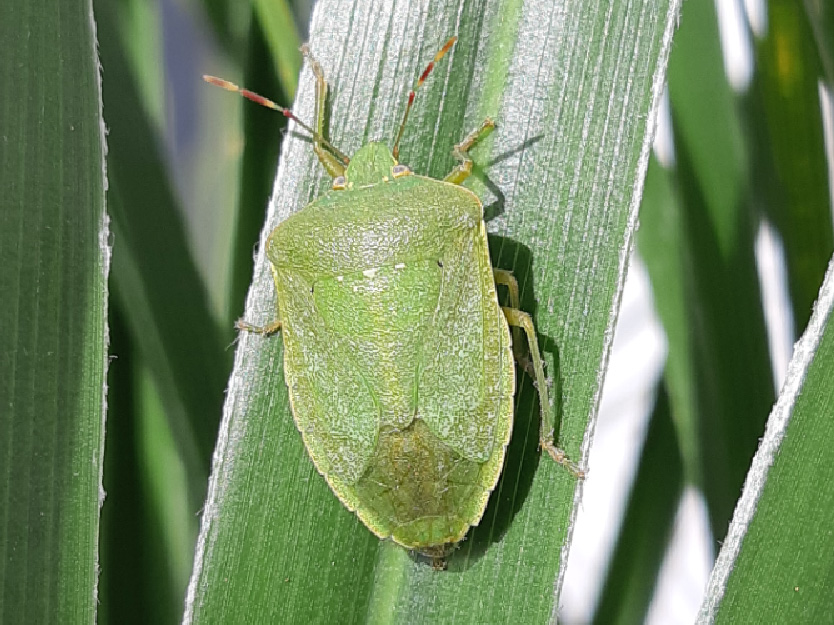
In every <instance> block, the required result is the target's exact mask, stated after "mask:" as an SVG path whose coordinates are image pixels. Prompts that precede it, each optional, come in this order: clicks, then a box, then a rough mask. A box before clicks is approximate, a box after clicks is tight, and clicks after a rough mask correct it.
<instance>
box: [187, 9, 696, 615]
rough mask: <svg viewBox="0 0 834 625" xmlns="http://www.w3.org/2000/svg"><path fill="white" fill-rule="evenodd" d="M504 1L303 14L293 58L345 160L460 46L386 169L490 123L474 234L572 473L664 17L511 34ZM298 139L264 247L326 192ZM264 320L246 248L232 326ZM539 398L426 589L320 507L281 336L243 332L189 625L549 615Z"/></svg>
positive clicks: (619, 262) (639, 162) (524, 408)
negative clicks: (499, 279) (240, 308)
mask: <svg viewBox="0 0 834 625" xmlns="http://www.w3.org/2000/svg"><path fill="white" fill-rule="evenodd" d="M514 6H516V5H515V4H514V3H506V2H490V1H484V2H468V3H465V4H464V5H463V7H462V8H461V7H459V6H458V5H449V6H447V4H446V3H443V2H437V3H434V4H433V5H432V6H431V8H430V9H426V14H425V15H423V14H421V15H419V16H417V17H415V16H414V15H413V14H412V12H410V11H409V10H406V8H404V7H402V6H399V5H396V6H394V5H393V4H392V5H390V6H389V5H386V7H387V8H386V9H385V10H383V11H380V10H379V9H373V10H370V9H369V8H368V6H367V5H366V4H364V3H355V4H354V3H350V2H331V3H320V4H319V5H318V9H317V10H318V13H317V14H316V15H317V19H314V22H313V28H312V31H311V33H312V34H311V41H310V43H311V49H312V51H313V53H314V54H315V55H316V58H317V59H318V60H319V62H321V63H322V65H323V66H324V71H325V74H326V76H327V77H328V80H329V81H330V82H331V92H330V93H331V111H332V113H331V116H330V118H329V122H330V128H329V137H330V138H331V139H333V141H334V143H335V144H336V145H337V147H338V148H339V149H340V150H342V151H344V152H346V153H348V154H352V153H353V152H354V151H355V150H356V149H357V148H358V147H359V146H361V145H362V144H364V143H365V142H367V141H368V140H371V139H375V140H384V141H388V142H389V144H390V142H391V141H392V139H393V135H394V134H395V132H396V127H397V123H398V121H399V118H400V116H401V114H402V110H403V107H404V105H405V101H406V97H407V93H408V89H409V88H410V87H411V84H412V81H413V77H416V76H417V75H419V72H420V71H421V70H422V69H423V67H425V64H426V63H427V62H428V60H430V59H431V56H432V55H433V54H434V52H435V51H436V50H437V49H438V48H439V47H440V45H442V43H443V42H445V41H446V39H448V37H449V36H450V35H451V34H455V33H457V34H458V35H459V37H460V38H459V42H458V44H457V46H456V48H455V50H454V51H453V52H452V54H451V55H450V56H449V57H448V58H447V59H444V61H443V62H442V63H440V64H438V66H437V67H436V68H435V71H434V73H433V74H432V75H431V77H430V79H429V80H428V81H427V82H426V84H425V85H424V87H423V88H422V89H421V91H420V93H419V95H418V98H417V102H416V104H415V109H414V111H413V112H412V115H411V117H410V119H409V125H408V128H407V132H406V136H405V138H404V140H403V145H402V151H401V154H402V160H403V162H405V163H407V164H408V165H409V166H410V167H411V169H412V170H414V171H415V172H418V173H422V174H426V175H430V176H432V177H442V176H443V175H444V174H445V173H447V172H448V171H449V170H450V169H451V167H452V165H453V158H452V156H451V148H452V145H453V144H454V142H456V141H458V140H460V139H461V138H462V137H463V136H464V135H465V134H466V133H467V132H468V131H470V130H471V129H473V128H475V127H477V126H478V124H480V123H481V121H482V120H483V118H484V117H486V116H491V117H494V118H495V119H496V122H497V124H498V130H497V131H496V132H495V133H493V135H492V136H491V138H489V139H488V140H487V141H485V142H484V143H483V144H482V145H480V146H479V147H478V148H477V149H476V150H475V151H474V158H475V161H476V163H477V164H479V165H480V169H481V171H480V172H476V176H475V177H474V178H473V179H471V180H470V181H469V182H468V183H467V184H468V185H469V186H470V187H471V188H473V189H476V192H478V193H479V195H481V196H482V197H483V198H484V202H485V204H486V205H487V213H488V216H490V217H496V215H498V217H497V218H494V219H492V220H491V221H489V223H488V229H489V231H490V232H491V233H492V235H493V236H491V237H490V243H491V250H492V254H493V261H494V262H495V264H496V266H498V267H501V268H505V269H512V270H514V272H515V273H516V276H517V277H518V278H519V280H520V282H521V285H522V308H524V309H525V310H528V311H530V312H531V313H533V314H534V318H535V320H536V322H537V325H538V329H539V334H540V337H541V338H540V341H541V342H543V343H544V345H543V348H544V351H545V352H546V358H547V360H548V371H549V372H550V375H552V376H553V377H554V378H558V377H559V376H557V373H558V372H560V371H561V377H562V379H561V380H558V379H557V380H554V382H555V387H554V394H556V395H557V397H559V398H560V399H559V400H558V401H557V404H556V405H555V406H553V410H557V411H559V414H560V415H561V416H562V429H561V432H560V435H559V443H560V444H561V445H563V446H564V447H566V448H567V450H568V452H569V454H570V455H571V456H572V457H573V458H576V459H579V458H580V456H581V448H582V443H583V440H584V437H585V434H584V433H585V430H586V426H587V424H588V421H589V420H590V419H592V418H593V416H594V415H595V412H596V408H597V403H598V401H599V393H600V387H601V384H602V380H603V375H602V373H601V371H602V370H603V369H604V364H605V361H606V358H607V351H608V349H609V348H610V338H611V337H610V335H611V332H612V330H613V323H614V321H615V319H616V311H617V308H618V305H619V295H620V290H621V288H622V281H623V279H624V272H625V265H626V259H627V257H628V251H629V249H630V246H631V238H632V235H633V230H634V226H635V223H636V210H637V206H638V204H639V198H640V191H641V188H642V177H643V175H644V172H645V166H646V162H647V158H648V150H649V146H650V138H651V130H652V128H651V126H650V124H649V121H650V119H651V114H652V113H653V111H654V107H655V106H656V103H657V100H658V98H659V93H660V90H661V86H662V83H663V76H664V68H665V59H666V54H667V53H668V49H669V42H670V39H671V33H672V30H673V25H674V22H675V16H676V15H677V11H678V8H679V7H678V5H677V4H676V3H665V2H660V3H657V4H649V5H640V7H639V8H635V7H634V6H632V5H629V4H626V3H615V6H613V7H612V6H610V3H594V4H590V5H589V4H588V3H582V2H575V3H572V4H571V5H570V6H568V7H561V8H559V7H554V6H552V3H550V2H539V3H536V2H533V3H527V4H525V5H524V7H523V10H522V12H521V14H520V16H519V17H518V18H517V19H518V21H517V24H516V22H513V19H515V15H516V13H513V12H512V11H510V10H509V9H510V8H512V7H514ZM332 15H340V16H342V18H343V19H342V21H339V22H334V21H333V20H331V19H328V18H327V16H332ZM380 16H381V17H380ZM510 16H512V17H510ZM418 17H419V19H417V18H418ZM502 20H503V21H502ZM508 22H509V23H508ZM415 23H419V24H422V25H423V27H422V30H420V31H417V30H415V29H414V26H413V25H414V24H415ZM307 72H308V70H305V72H304V73H303V74H302V80H301V81H300V91H299V97H298V99H297V102H296V106H295V107H294V111H295V112H296V114H297V115H299V117H300V118H301V119H303V120H305V121H307V120H311V119H312V117H313V114H312V108H313V106H312V105H313V94H312V89H311V87H312V84H311V81H310V75H309V73H307ZM496 77H498V78H496ZM296 138H297V137H296V136H295V131H291V132H290V135H289V139H290V140H288V141H286V142H285V144H284V147H283V154H282V158H281V165H280V167H279V173H278V177H277V179H276V185H275V189H276V191H275V194H274V197H273V206H272V210H271V213H270V217H269V219H268V225H267V227H266V229H265V232H264V235H263V236H262V248H263V241H264V238H265V236H266V234H268V233H269V231H270V229H271V228H272V227H274V225H275V224H276V223H277V222H279V221H280V220H282V219H284V218H286V217H287V216H288V215H290V214H291V213H293V212H295V211H297V210H299V209H301V208H302V207H303V206H304V205H306V204H307V203H309V202H310V201H311V200H312V199H313V198H315V197H316V196H317V195H318V193H319V192H320V191H321V190H322V189H324V188H326V185H328V183H329V181H328V180H326V177H325V176H324V175H323V173H322V172H321V168H320V165H319V164H318V162H317V161H316V159H315V157H314V156H313V154H312V151H311V150H310V146H309V144H308V143H307V142H306V141H298V140H296ZM484 186H486V187H487V190H486V191H484V192H483V193H481V191H483V187H484ZM536 302H538V305H536ZM274 306H275V304H274V294H273V290H272V286H271V280H270V276H269V270H268V267H267V265H266V263H265V259H264V257H263V254H262V253H261V255H260V256H259V259H258V261H257V262H256V271H255V281H254V284H253V287H252V289H251V291H250V296H249V302H248V306H247V311H248V312H247V315H246V318H247V320H248V321H250V322H252V323H255V324H262V323H266V322H269V321H271V320H272V319H273V318H274V315H275V313H274ZM535 397H536V392H535V389H534V388H533V386H532V384H531V383H530V381H529V380H527V379H525V378H523V377H520V378H519V381H518V391H517V405H516V419H515V425H514V435H513V440H512V442H511V444H510V449H509V452H508V459H507V462H506V464H505V469H504V474H503V479H502V482H500V483H499V485H498V487H497V488H496V490H495V492H494V493H493V495H492V499H491V502H490V504H489V505H488V507H487V511H486V514H485V517H484V519H483V520H482V522H481V523H480V525H479V526H478V527H477V528H476V529H475V530H474V531H473V532H472V533H471V534H470V536H469V538H468V539H467V540H466V541H465V542H463V543H462V544H461V546H460V548H459V550H458V551H457V552H455V554H453V555H452V557H451V558H450V559H449V564H448V571H446V572H443V573H438V572H436V571H433V570H432V569H431V567H430V566H429V565H427V563H426V562H423V561H418V560H416V559H415V558H413V557H412V556H410V555H409V554H408V553H406V552H405V551H403V550H402V549H400V548H398V547H396V546H395V545H392V544H389V543H380V541H378V540H377V539H376V538H375V537H373V536H372V535H371V534H370V532H368V531H367V530H366V529H365V528H364V527H363V526H362V525H361V523H360V522H359V521H358V520H357V519H356V518H355V516H354V515H353V514H351V513H350V512H348V511H347V510H345V509H344V508H343V506H342V505H341V504H340V503H339V502H338V500H337V499H336V498H335V497H334V496H333V495H332V493H331V492H330V491H329V489H328V488H327V486H326V485H325V483H324V481H323V480H322V479H321V477H320V476H319V475H317V473H316V472H315V469H314V468H313V466H312V463H311V462H310V461H309V459H308V458H307V454H306V451H305V450H304V448H303V445H302V442H301V438H300V436H299V435H298V432H297V431H296V430H295V427H294V424H293V422H292V415H291V413H290V411H289V402H288V399H287V395H286V388H285V385H284V382H283V375H282V352H281V340H280V337H275V338H270V339H263V338H261V337H256V336H244V337H242V338H241V342H240V347H239V349H238V352H237V355H236V364H235V373H233V376H232V380H231V382H230V387H229V391H228V396H227V404H226V411H225V415H224V420H223V425H222V427H221V437H220V446H219V447H218V449H217V450H216V456H215V458H216V460H215V466H214V471H213V477H212V481H211V486H210V494H209V500H208V502H207V505H206V513H205V517H204V520H203V528H202V532H201V538H200V545H199V546H198V550H197V560H196V562H195V571H194V576H193V577H192V582H191V586H190V592H189V597H188V600H187V605H186V616H185V621H186V622H215V621H217V622H222V621H223V620H224V619H228V618H230V616H231V615H234V616H235V618H241V619H244V620H249V621H250V622H257V621H259V620H260V619H263V620H284V621H286V622H304V621H305V620H306V621H309V620H310V619H315V618H317V617H324V616H327V615H328V614H329V615H330V616H332V614H333V613H334V612H329V610H338V612H337V613H338V614H339V617H340V619H342V620H344V621H345V622H368V621H371V622H427V623H429V622H472V621H473V620H474V621H477V622H504V621H507V620H510V619H521V622H546V621H548V620H552V619H553V618H554V615H555V612H556V596H557V591H558V588H559V585H560V583H561V578H560V575H561V573H560V570H561V561H562V559H563V554H564V553H565V550H566V545H567V542H568V536H569V528H570V523H571V518H572V509H573V505H574V498H575V490H576V485H577V483H576V481H575V479H574V478H573V477H572V476H571V475H570V474H568V473H567V472H565V471H564V469H562V468H560V467H558V466H557V465H555V464H554V463H552V462H551V461H550V460H549V459H547V458H546V457H545V458H541V456H540V455H539V454H538V452H537V449H536V447H537V437H538V406H537V404H536V400H535Z"/></svg>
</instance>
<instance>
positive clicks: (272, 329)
mask: <svg viewBox="0 0 834 625" xmlns="http://www.w3.org/2000/svg"><path fill="white" fill-rule="evenodd" d="M235 327H236V328H237V329H238V330H240V331H241V332H252V333H253V334H261V335H263V336H269V335H270V334H275V333H276V332H278V330H280V329H281V322H280V321H279V320H278V319H276V320H275V321H273V322H272V323H268V324H267V325H265V326H255V325H252V324H251V323H249V322H248V321H244V320H243V319H238V320H237V321H236V322H235Z"/></svg>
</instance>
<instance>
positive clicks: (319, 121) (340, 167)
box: [301, 43, 347, 178]
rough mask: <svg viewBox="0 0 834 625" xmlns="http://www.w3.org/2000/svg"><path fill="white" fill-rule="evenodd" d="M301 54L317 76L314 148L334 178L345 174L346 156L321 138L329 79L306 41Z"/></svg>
mask: <svg viewBox="0 0 834 625" xmlns="http://www.w3.org/2000/svg"><path fill="white" fill-rule="evenodd" d="M301 54H302V55H304V58H306V59H307V61H309V63H310V69H312V70H313V76H315V77H316V126H315V130H316V134H315V135H313V150H314V151H315V153H316V156H318V157H319V161H320V162H321V164H322V165H323V166H324V168H325V170H327V173H328V174H330V175H331V176H332V177H333V178H336V177H337V176H344V175H345V163H346V162H347V159H346V158H344V157H343V158H342V159H339V158H337V157H336V156H335V155H334V154H333V151H332V149H330V147H328V146H325V145H322V142H321V141H320V138H321V137H323V136H324V118H325V104H326V102H327V81H326V80H325V79H324V70H322V68H321V65H319V62H318V61H317V60H316V59H315V58H313V55H312V54H311V53H310V47H309V46H308V45H307V44H306V43H305V44H304V45H303V46H301Z"/></svg>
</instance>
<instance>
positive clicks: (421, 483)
mask: <svg viewBox="0 0 834 625" xmlns="http://www.w3.org/2000/svg"><path fill="white" fill-rule="evenodd" d="M456 40H457V38H456V37H452V38H451V39H450V40H449V41H448V42H447V43H446V45H444V46H443V48H441V49H440V51H439V52H438V53H437V54H436V55H435V57H434V59H433V60H432V61H431V63H429V64H428V66H426V68H425V70H424V71H423V72H422V73H421V74H420V76H419V78H418V80H417V82H416V84H415V86H414V88H413V89H412V90H411V91H410V92H409V96H408V104H407V106H406V109H405V113H404V115H403V119H402V123H401V124H400V127H399V131H398V133H397V136H396V139H395V141H394V147H393V149H391V150H389V149H388V147H387V146H386V145H385V144H383V143H378V142H370V143H368V144H366V145H364V146H363V147H361V148H360V149H359V150H358V151H357V152H356V154H354V156H353V157H352V158H348V157H347V156H346V155H345V154H343V153H342V152H341V151H339V150H338V149H337V148H336V147H334V146H333V145H332V144H331V143H330V142H329V141H327V140H326V139H325V138H324V136H323V128H324V117H325V98H326V95H327V83H326V82H325V78H324V73H323V71H322V68H321V66H320V65H319V64H318V63H317V62H316V60H315V59H314V58H313V57H312V56H311V55H310V52H309V49H308V48H307V46H304V47H302V52H303V54H304V56H305V57H306V58H307V60H308V62H309V64H310V66H311V68H312V71H313V74H314V76H315V80H316V122H315V127H311V126H309V125H307V124H304V123H303V122H301V121H300V120H298V118H296V116H295V115H294V114H293V113H292V112H291V111H289V110H288V109H285V108H283V107H280V106H278V105H277V104H275V103H273V102H272V101H270V100H268V99H267V98H264V97H263V96H260V95H258V94H255V93H252V92H251V91H248V90H246V89H240V88H239V87H237V86H236V85H234V84H232V83H229V82H227V81H224V80H221V79H218V78H214V77H211V76H206V77H205V80H206V81H208V82H210V83H212V84H215V85H218V86H221V87H223V88H225V89H227V90H230V91H235V92H239V93H240V94H241V95H243V96H244V97H246V98H248V99H250V100H253V101H254V102H257V103H259V104H262V105H264V106H267V107H269V108H272V109H275V110H277V111H279V112H281V113H282V114H284V115H285V116H286V117H288V118H290V119H292V120H293V121H295V122H296V123H297V124H298V125H299V126H300V127H301V128H303V129H304V130H306V131H307V132H308V133H309V134H310V136H311V137H312V140H313V149H314V150H315V153H316V155H317V156H318V158H319V160H320V161H321V163H322V165H323V166H324V168H325V169H326V170H327V172H328V173H329V174H330V175H331V176H332V177H333V184H332V189H331V190H330V191H329V192H327V193H325V194H323V195H322V196H320V197H319V198H318V199H316V200H315V201H313V202H312V203H311V204H309V205H308V206H306V207H305V208H304V209H303V210H301V211H299V212H298V213H295V214H294V215H292V216H291V217H289V218H288V219H286V220H285V221H284V222H283V223H281V224H280V225H279V226H278V227H276V228H275V229H274V230H273V231H272V233H271V234H270V236H269V238H268V240H267V244H266V253H267V257H268V258H269V261H270V263H271V267H272V274H273V278H274V280H275V291H276V296H277V307H278V311H277V312H278V315H277V320H276V321H275V322H274V323H272V324H270V325H268V326H266V327H255V326H252V325H250V324H248V323H246V322H244V321H240V322H238V328H239V329H240V330H245V331H252V332H257V333H261V334H271V333H274V332H276V331H278V330H279V329H280V330H281V332H282V335H283V340H284V375H285V379H286V383H287V386H288V389H289V396H290V401H291V404H292V411H293V415H294V418H295V422H296V425H297V427H298V429H299V431H300V432H301V435H302V437H303V439H304V444H305V446H306V447H307V451H308V452H309V454H310V457H311V458H312V460H313V463H314V464H315V466H316V468H317V469H318V471H319V472H320V473H321V474H322V475H323V476H324V478H325V480H326V481H327V483H328V484H329V485H330V487H331V489H332V490H333V492H334V493H335V494H336V496H337V497H338V498H339V499H340V500H341V502H342V503H343V504H344V505H345V506H346V507H347V508H348V509H350V510H352V511H355V512H356V514H357V515H358V516H359V518H360V519H361V520H362V522H363V523H364V524H365V525H366V526H367V527H368V528H369V529H370V530H371V531H372V532H373V533H374V534H376V535H377V536H379V537H380V538H391V539H392V540H394V541H395V542H396V543H398V544H400V545H402V546H403V547H406V548H408V549H413V550H416V551H417V552H419V553H422V554H424V555H427V556H429V557H431V558H433V559H434V562H435V564H436V565H437V563H438V562H442V561H443V558H445V556H446V555H448V554H449V553H450V552H451V550H452V549H454V547H455V545H456V544H457V543H458V542H459V541H461V540H462V539H463V538H464V535H465V534H466V532H467V530H468V529H469V528H470V527H471V526H473V525H477V524H478V522H479V521H480V519H481V517H482V515H483V512H484V508H485V507H486V504H487V499H488V498H489V495H490V493H491V492H492V490H493V489H494V488H495V485H496V483H497V481H498V477H499V475H500V473H501V468H502V465H503V463H504V455H505V452H506V447H507V444H508V442H509V439H510V432H511V430H512V422H513V396H514V394H515V364H514V362H513V352H514V351H515V355H516V356H517V357H518V358H520V359H521V360H522V361H523V362H524V363H526V365H527V369H528V370H531V373H532V375H533V376H534V378H535V381H536V385H537V387H538V394H539V402H540V407H541V428H540V445H541V447H542V448H543V449H544V450H545V451H547V453H548V454H549V455H550V456H551V457H552V458H553V459H554V460H555V461H556V462H558V463H559V464H562V465H564V466H565V467H567V468H568V469H569V470H570V471H571V472H572V473H573V474H574V475H576V476H577V477H582V476H583V475H584V474H583V472H582V471H581V470H580V469H579V468H578V467H577V466H576V465H575V464H573V463H572V462H571V461H570V460H568V458H567V457H566V456H565V454H564V452H562V451H561V450H560V449H558V448H557V447H556V446H555V445H554V442H553V438H554V429H555V423H554V418H553V416H552V414H551V412H550V402H549V399H548V392H547V380H546V378H545V374H544V367H543V363H542V358H541V355H540V353H539V346H538V341H537V339H536V331H535V328H534V326H533V322H532V319H531V318H530V316H529V315H528V314H527V313H525V312H522V311H521V310H519V296H518V283H517V281H516V279H515V278H514V277H513V275H512V273H510V272H508V271H502V270H499V269H493V267H492V264H491V262H490V258H489V251H488V246H487V236H486V229H485V226H484V218H483V206H482V205H481V202H480V200H479V199H478V198H477V196H475V195H474V194H473V193H472V192H471V191H469V190H467V189H466V188H464V187H463V186H461V182H463V181H464V180H465V179H466V178H467V177H468V176H469V175H470V173H471V171H472V165H473V163H472V159H471V158H470V156H469V154H468V152H469V150H470V148H471V147H472V146H473V145H474V144H475V143H476V142H477V141H478V139H480V138H481V137H482V136H484V135H485V134H486V133H488V132H489V131H490V130H491V129H492V128H493V126H494V124H493V122H492V120H490V119H487V120H485V121H484V122H483V123H482V124H481V126H480V127H479V128H478V129H476V130H475V131H474V132H471V133H470V134H469V135H467V136H466V137H465V138H464V139H463V140H462V141H461V142H460V143H459V144H457V145H456V146H455V147H454V152H453V153H454V156H455V159H456V160H457V161H458V164H457V165H456V166H455V167H454V169H452V171H451V172H450V173H449V174H448V175H447V176H446V177H445V178H444V179H443V180H435V179H432V178H427V177H424V176H419V175H417V174H415V173H413V172H412V171H411V170H410V169H409V168H408V167H407V166H405V165H403V164H401V163H400V162H399V160H398V158H399V144H400V139H401V138H402V136H403V132H404V130H405V127H406V122H407V120H408V114H409V111H410V110H411V107H412V104H413V102H414V97H415V93H416V91H417V89H418V88H419V87H420V86H421V85H422V84H423V83H424V81H425V80H426V78H427V77H428V76H429V74H430V73H431V71H432V69H433V67H434V66H435V64H436V63H437V62H438V61H440V59H441V58H442V57H443V56H444V55H445V54H446V53H447V52H448V51H449V50H450V49H451V48H452V46H453V45H454V43H455V41H456ZM496 284H501V285H505V286H506V287H507V290H508V292H509V300H510V305H509V306H505V307H502V306H501V305H499V302H498V298H497V292H496ZM510 327H512V328H513V335H514V336H513V338H514V339H515V340H512V341H511V336H510ZM522 331H523V332H524V333H525V334H526V337H527V345H528V346H529V356H528V355H527V354H525V353H524V352H523V351H522V349H521V343H522V341H521V338H520V333H521V332H522ZM513 346H514V348H513Z"/></svg>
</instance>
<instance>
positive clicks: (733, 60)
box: [715, 0, 753, 93]
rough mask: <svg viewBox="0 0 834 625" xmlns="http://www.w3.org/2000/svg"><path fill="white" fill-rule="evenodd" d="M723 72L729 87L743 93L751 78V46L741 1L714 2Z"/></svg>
mask: <svg viewBox="0 0 834 625" xmlns="http://www.w3.org/2000/svg"><path fill="white" fill-rule="evenodd" d="M715 10H716V12H717V13H718V32H719V36H720V38H721V49H722V50H723V51H724V71H725V73H726V74H727V80H728V81H729V82H730V86H731V87H732V88H733V89H735V90H736V91H737V92H740V93H741V92H744V91H746V90H747V87H748V86H749V85H750V79H751V78H752V77H753V45H752V42H751V41H750V31H749V30H748V24H747V19H746V17H745V13H744V10H743V8H742V6H741V0H715Z"/></svg>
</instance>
